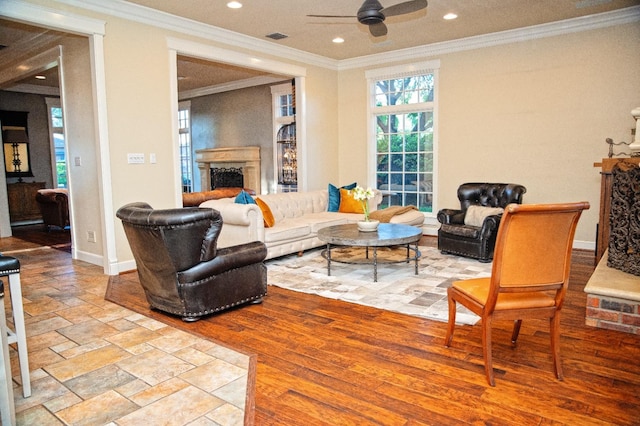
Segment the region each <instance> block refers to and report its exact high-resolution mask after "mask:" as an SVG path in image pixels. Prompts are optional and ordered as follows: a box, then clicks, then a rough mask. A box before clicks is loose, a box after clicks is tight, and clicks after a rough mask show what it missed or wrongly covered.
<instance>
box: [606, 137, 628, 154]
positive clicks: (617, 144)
mask: <svg viewBox="0 0 640 426" xmlns="http://www.w3.org/2000/svg"><path fill="white" fill-rule="evenodd" d="M605 140H606V142H607V144H609V158H613V157H618V156H622V155H627V153H626V152H613V147H614V145H615V146H620V145H631V142H625V141H620V142H618V143H615V142H614V141H613V139H611V138H607V139H605Z"/></svg>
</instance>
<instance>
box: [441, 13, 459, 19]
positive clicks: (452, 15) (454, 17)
mask: <svg viewBox="0 0 640 426" xmlns="http://www.w3.org/2000/svg"><path fill="white" fill-rule="evenodd" d="M457 17H458V15H456V14H455V13H447V14H446V15H444V16H443V17H442V18H443V19H446V20H447V21H450V20H452V19H456V18H457Z"/></svg>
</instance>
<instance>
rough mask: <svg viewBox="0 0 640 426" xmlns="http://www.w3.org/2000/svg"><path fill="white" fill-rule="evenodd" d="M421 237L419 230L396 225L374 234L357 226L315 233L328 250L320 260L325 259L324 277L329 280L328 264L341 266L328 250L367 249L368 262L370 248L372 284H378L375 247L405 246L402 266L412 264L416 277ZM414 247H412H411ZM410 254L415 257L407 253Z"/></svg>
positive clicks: (380, 226)
mask: <svg viewBox="0 0 640 426" xmlns="http://www.w3.org/2000/svg"><path fill="white" fill-rule="evenodd" d="M421 237H422V230H421V229H420V228H416V227H415V226H410V225H400V224H396V223H381V224H380V225H378V230H377V231H376V232H361V231H358V225H356V224H354V223H353V224H346V225H335V226H328V227H326V228H322V229H320V230H319V231H318V239H320V240H321V241H324V242H326V243H327V249H326V250H324V251H323V252H322V256H323V257H324V258H325V259H327V275H329V276H331V261H332V260H333V261H335V262H341V263H348V262H343V261H340V260H338V259H332V258H331V246H332V245H334V246H356V247H366V248H367V252H366V258H367V259H368V258H369V247H373V281H374V282H377V281H378V251H377V249H378V247H390V246H398V245H406V246H407V257H406V259H403V260H401V262H407V263H409V261H410V260H414V261H415V272H416V275H418V259H419V258H420V251H419V250H418V241H420V238H421ZM411 244H414V247H410V245H411ZM411 251H413V253H414V256H413V257H411V256H410V253H411Z"/></svg>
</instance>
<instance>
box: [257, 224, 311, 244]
mask: <svg viewBox="0 0 640 426" xmlns="http://www.w3.org/2000/svg"><path fill="white" fill-rule="evenodd" d="M310 235H311V227H310V226H309V225H307V224H306V223H305V222H302V221H298V220H296V219H289V220H283V221H281V222H278V226H275V227H273V228H268V229H265V230H264V242H265V243H273V242H278V241H286V240H296V239H300V238H305V237H308V236H310Z"/></svg>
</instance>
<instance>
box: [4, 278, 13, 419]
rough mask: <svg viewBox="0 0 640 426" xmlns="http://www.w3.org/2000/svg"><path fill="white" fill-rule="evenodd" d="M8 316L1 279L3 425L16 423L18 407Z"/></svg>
mask: <svg viewBox="0 0 640 426" xmlns="http://www.w3.org/2000/svg"><path fill="white" fill-rule="evenodd" d="M7 332H8V328H7V318H6V313H5V310H4V283H3V282H2V281H0V340H1V343H0V344H1V345H2V348H0V419H2V424H3V425H15V424H16V407H15V403H14V401H13V380H12V379H11V361H10V360H9V339H8V338H7V336H8V333H7Z"/></svg>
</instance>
